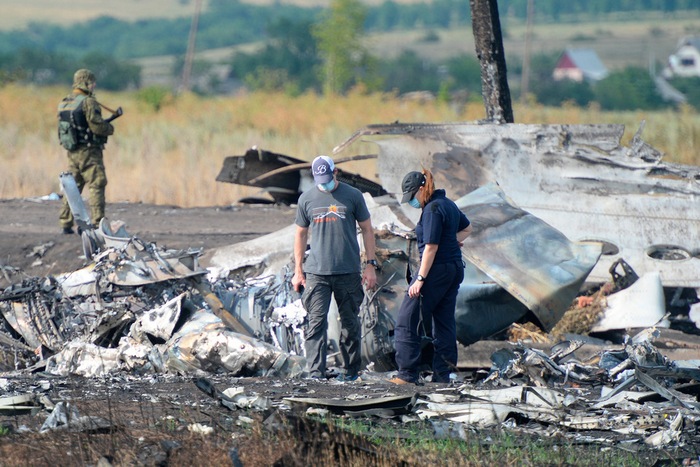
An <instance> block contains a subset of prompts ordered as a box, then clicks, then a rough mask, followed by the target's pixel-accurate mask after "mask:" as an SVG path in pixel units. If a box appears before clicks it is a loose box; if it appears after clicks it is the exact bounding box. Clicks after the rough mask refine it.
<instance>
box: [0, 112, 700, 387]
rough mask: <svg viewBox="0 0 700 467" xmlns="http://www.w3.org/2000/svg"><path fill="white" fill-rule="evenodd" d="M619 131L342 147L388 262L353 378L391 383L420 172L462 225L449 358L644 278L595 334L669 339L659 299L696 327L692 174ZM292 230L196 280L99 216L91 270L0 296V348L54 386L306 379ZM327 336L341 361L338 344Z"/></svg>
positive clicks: (298, 166) (282, 165) (272, 184)
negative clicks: (76, 380) (366, 173)
mask: <svg viewBox="0 0 700 467" xmlns="http://www.w3.org/2000/svg"><path fill="white" fill-rule="evenodd" d="M622 133H623V127H621V126H617V125H514V124H510V125H508V124H506V125H495V124H466V123H455V124H438V125H428V124H392V125H372V126H368V127H366V128H364V129H362V130H360V131H358V132H357V133H356V134H355V135H353V136H352V137H351V138H350V139H348V140H347V141H346V142H344V143H343V144H341V145H340V146H339V147H337V148H336V150H335V152H340V151H342V150H343V149H344V148H346V147H347V146H348V145H350V144H352V143H353V142H354V141H356V140H357V139H358V138H360V137H371V138H372V139H373V141H374V142H376V144H377V146H378V147H379V153H378V154H377V155H371V156H355V157H354V158H353V157H350V158H347V159H346V160H353V159H358V158H369V157H376V166H377V171H378V174H377V177H378V179H379V180H380V182H381V183H380V184H378V183H376V182H373V181H371V180H369V179H367V178H365V177H363V176H362V175H357V174H352V173H349V172H344V171H341V177H340V178H341V179H342V180H344V181H346V182H347V183H351V184H353V185H355V186H359V187H360V188H361V189H362V188H363V191H365V193H366V198H367V200H368V205H369V207H370V210H371V212H372V220H373V224H374V228H375V230H376V234H377V246H378V257H379V259H380V263H381V265H382V269H381V271H380V273H379V276H378V284H380V287H378V289H377V290H375V291H368V293H367V296H366V300H365V302H364V304H363V306H362V310H361V318H362V323H363V358H364V362H365V364H367V365H370V367H371V368H372V369H374V370H376V371H390V370H392V369H394V361H393V341H392V339H393V325H394V318H395V316H396V313H397V311H398V306H399V304H400V302H401V298H402V296H403V294H404V293H405V289H406V279H405V278H406V271H407V268H408V267H409V266H411V265H413V266H414V267H415V262H416V261H417V256H416V250H417V248H416V244H415V239H414V236H413V231H412V230H413V225H414V222H415V221H416V217H415V216H416V215H417V214H418V211H417V210H411V209H407V208H406V207H405V206H401V205H399V204H398V202H397V200H396V198H395V196H392V195H391V193H397V192H399V191H400V190H399V184H400V180H401V178H402V176H403V174H404V172H405V171H407V170H409V169H412V168H420V167H421V166H423V167H426V168H429V169H430V170H432V171H433V173H434V174H435V177H436V184H437V185H438V186H440V187H445V188H446V189H447V192H448V194H449V195H450V196H451V197H452V198H453V199H455V200H456V202H457V204H458V206H460V208H461V209H462V210H463V211H464V212H465V213H466V214H467V216H468V217H469V218H470V220H471V221H472V223H473V226H474V234H473V235H472V236H471V237H470V238H468V239H467V241H466V242H465V245H464V248H463V255H464V258H465V260H466V261H465V262H466V265H467V273H466V275H465V282H464V284H463V286H462V287H461V288H460V293H459V297H458V310H457V326H458V329H457V334H458V340H459V341H460V343H461V344H463V345H470V344H472V343H474V342H477V341H479V340H480V339H483V338H486V337H488V336H491V335H493V334H495V333H498V332H500V331H503V330H504V329H506V328H508V327H509V326H510V325H511V324H513V323H515V322H517V321H528V320H529V321H532V322H534V323H536V324H537V325H538V326H539V327H540V328H541V329H542V330H544V331H547V332H549V331H552V329H553V328H554V327H555V326H556V325H557V323H558V322H559V321H560V320H561V319H562V317H563V316H564V314H565V312H566V311H567V309H569V308H570V306H571V304H572V302H573V300H574V298H576V296H577V295H579V294H580V293H581V291H582V290H583V289H584V287H586V286H588V285H589V284H591V283H598V284H599V283H603V282H606V281H609V279H610V276H611V275H612V277H613V279H614V280H615V285H616V289H617V290H615V291H616V292H617V291H618V290H620V289H626V288H628V286H630V285H632V283H633V282H634V281H635V280H637V279H638V278H639V276H641V278H640V279H639V281H638V284H637V285H638V288H637V289H636V290H635V291H634V292H632V293H630V292H629V290H627V291H626V290H621V291H619V292H618V293H617V294H614V295H612V296H610V297H609V298H610V300H609V303H610V305H609V306H608V308H610V310H609V311H610V313H609V314H608V315H606V316H604V317H602V318H601V319H600V320H599V321H598V324H597V326H598V330H601V331H605V330H609V329H620V328H627V327H644V326H652V325H660V326H666V327H667V326H668V325H669V324H668V320H667V319H664V315H665V311H666V310H665V301H666V300H665V298H664V289H666V290H668V289H671V290H673V291H674V292H675V293H673V294H671V295H672V297H673V299H674V300H675V303H676V305H677V304H678V303H683V304H685V306H686V307H687V308H689V309H690V310H691V311H690V314H693V313H695V314H698V313H699V312H700V310H697V305H696V304H695V302H697V289H698V287H700V258H699V257H698V252H699V251H700V244H699V243H698V242H699V240H698V238H699V237H698V236H696V235H692V234H691V233H692V232H697V231H698V230H699V229H698V227H699V226H700V207H699V205H698V199H699V198H700V169H698V168H696V167H690V166H681V165H676V164H667V163H663V162H662V161H661V157H660V155H659V153H658V152H657V151H656V150H654V149H653V148H651V147H649V146H648V145H646V144H645V143H644V142H642V141H641V138H640V135H639V134H637V135H636V136H635V138H634V139H633V140H632V144H631V146H630V147H623V146H621V144H620V138H621V136H622ZM336 160H337V161H338V163H339V164H340V163H342V161H343V159H340V158H338V157H337V158H336ZM308 172H309V171H308V162H304V161H302V160H300V159H294V158H291V157H288V156H283V155H279V154H274V153H270V152H268V151H264V150H261V149H257V148H253V149H251V150H249V151H247V153H246V154H245V155H244V156H239V157H229V158H227V159H226V160H225V161H224V167H223V169H222V171H221V173H220V174H219V176H218V177H217V180H219V181H230V182H234V183H240V184H246V185H252V186H259V187H261V188H263V189H264V190H265V191H267V192H268V193H271V194H274V196H273V197H274V198H275V200H276V201H277V202H286V203H293V202H294V201H295V200H296V197H297V196H298V194H299V193H300V192H301V191H303V190H304V189H305V188H306V187H309V186H312V182H311V177H310V174H309V173H308ZM62 177H63V176H62ZM69 181H70V180H68V182H69ZM62 183H64V180H63V179H62ZM65 184H66V185H67V186H70V183H65ZM67 194H70V193H69V192H68V191H67ZM73 197H74V195H73ZM69 201H70V198H69ZM72 201H73V203H71V208H72V209H73V211H74V213H77V214H78V215H77V216H76V217H77V218H81V217H84V216H87V214H86V210H85V209H84V206H83V207H82V208H81V206H80V204H81V203H80V201H82V200H78V199H73V200H72ZM88 224H89V222H87V221H86V225H88ZM293 228H294V226H290V227H289V228H287V229H283V230H281V231H278V232H274V233H272V234H269V235H267V236H264V237H261V238H259V239H255V240H252V241H249V242H243V243H239V244H235V245H231V246H229V247H225V248H220V249H218V250H216V251H214V252H213V253H212V254H211V257H210V267H209V268H208V269H203V268H202V267H201V266H200V265H199V261H198V258H199V255H200V254H201V251H189V250H188V251H172V250H163V249H160V248H159V247H157V246H156V245H155V244H150V243H145V242H143V241H141V240H139V239H138V238H135V237H132V236H130V235H129V234H128V232H127V231H126V229H125V228H124V227H123V226H119V225H118V223H116V224H115V223H110V222H109V221H108V220H106V219H103V221H102V222H101V223H100V226H99V227H98V228H97V229H84V231H83V235H82V237H83V246H84V251H85V254H86V257H87V258H91V259H92V264H90V265H89V266H88V267H87V268H85V269H83V270H80V271H74V272H70V273H67V274H65V275H63V276H61V277H55V278H54V277H51V278H42V279H39V278H34V279H30V280H25V281H24V282H23V283H21V284H17V285H15V286H12V287H10V288H9V289H7V290H5V291H4V293H3V294H2V295H0V313H1V315H0V316H1V317H2V318H3V319H2V320H0V345H2V346H4V347H5V348H7V347H8V346H9V348H11V349H12V352H15V353H17V352H18V351H23V352H25V353H26V354H25V355H26V359H25V360H22V359H21V358H17V359H15V367H16V368H22V367H33V368H37V367H42V368H43V367H45V368H46V369H47V370H51V371H53V372H56V373H58V374H67V373H79V374H85V375H94V374H100V373H101V372H105V371H111V370H114V369H128V370H133V371H138V372H141V371H175V372H184V373H187V372H191V371H194V372H198V371H205V372H210V371H232V372H237V373H240V374H271V373H275V372H277V373H281V374H285V375H301V374H303V340H304V321H305V311H304V310H303V308H302V307H301V305H300V301H299V300H298V295H297V294H296V293H295V292H294V291H292V290H291V288H290V283H289V279H290V277H291V271H292V269H293V268H292V264H291V260H292V254H291V253H292V242H293V238H294V235H293ZM618 267H622V268H623V272H624V273H625V274H624V275H622V274H620V273H619V272H618V270H617V268H618ZM637 273H639V276H638V275H637ZM642 286H643V287H642ZM623 292H624V293H623ZM625 293H626V294H627V295H626V296H625ZM616 297H619V299H618V300H617V303H616V300H615V298H616ZM636 297H642V298H641V300H638V302H641V303H644V311H645V312H644V313H641V312H640V311H639V310H638V311H637V313H636V314H635V315H634V316H633V319H632V320H631V321H630V316H629V313H626V312H625V308H626V307H628V306H630V303H633V300H634V299H635V298H636ZM635 306H637V305H636V304H635ZM335 312H336V311H335V310H333V309H332V310H331V316H333V313H335ZM615 312H617V313H618V314H620V313H621V315H622V317H619V316H618V317H615V316H613V315H614V314H615ZM330 323H331V325H330V329H329V341H330V342H329V343H330V346H331V348H335V347H337V344H336V342H337V336H338V335H339V329H337V327H334V325H335V320H333V319H331V320H330ZM428 331H429V329H426V332H428ZM233 349H237V350H236V351H234V350H233ZM241 349H246V350H245V351H241ZM20 353H21V352H20ZM234 354H235V355H234ZM17 355H19V354H17ZM28 362H31V363H33V366H32V365H29V364H27V363H28ZM89 362H91V363H89ZM331 366H332V365H331Z"/></svg>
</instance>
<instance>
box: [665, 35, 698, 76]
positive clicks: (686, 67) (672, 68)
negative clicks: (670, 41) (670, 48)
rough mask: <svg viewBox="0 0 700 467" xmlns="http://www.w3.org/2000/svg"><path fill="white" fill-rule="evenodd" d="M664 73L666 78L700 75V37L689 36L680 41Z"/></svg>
mask: <svg viewBox="0 0 700 467" xmlns="http://www.w3.org/2000/svg"><path fill="white" fill-rule="evenodd" d="M663 75H664V77H666V78H671V77H674V76H678V77H681V78H690V77H694V76H700V37H692V36H688V37H684V38H682V39H681V40H680V41H679V42H678V46H677V47H676V51H675V52H674V53H673V54H672V55H671V56H670V57H668V64H667V67H666V69H665V70H664V72H663Z"/></svg>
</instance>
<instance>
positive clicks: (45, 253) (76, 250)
mask: <svg viewBox="0 0 700 467" xmlns="http://www.w3.org/2000/svg"><path fill="white" fill-rule="evenodd" d="M60 203H61V202H60V201H45V200H38V199H36V200H30V199H13V200H0V216H1V217H0V219H2V220H3V221H2V223H0V267H2V268H3V273H2V274H0V288H5V287H7V286H8V285H11V284H12V283H15V282H19V281H20V280H21V278H22V276H39V277H42V276H46V275H51V274H60V273H63V272H69V271H74V270H76V269H79V268H81V267H83V266H84V265H85V264H86V262H85V258H84V257H83V249H82V243H81V239H80V237H79V236H78V235H64V234H62V233H61V229H60V228H59V225H58V212H59V210H60V207H61V204H60ZM294 213H295V210H294V208H290V207H286V206H274V205H271V206H260V205H256V206H224V207H206V208H187V209H183V208H178V207H175V206H157V205H147V204H128V203H117V204H108V205H107V218H108V219H109V220H113V221H114V220H120V221H123V222H125V223H126V226H127V231H128V232H129V233H130V234H131V235H135V236H137V237H139V238H141V239H142V240H144V241H147V242H155V243H156V244H157V245H158V246H160V247H164V248H173V249H187V248H201V249H202V251H203V256H202V263H201V264H202V266H203V267H207V266H208V265H207V264H206V253H207V252H208V251H210V250H213V249H216V248H218V247H222V246H225V245H231V244H233V243H238V242H241V241H245V240H250V239H253V238H256V237H259V236H260V235H264V234H267V233H270V232H274V231H276V230H279V229H281V228H283V227H286V226H288V225H290V224H292V223H293V222H294ZM13 271H14V274H13Z"/></svg>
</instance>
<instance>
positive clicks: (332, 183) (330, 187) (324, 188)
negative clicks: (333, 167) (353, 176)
mask: <svg viewBox="0 0 700 467" xmlns="http://www.w3.org/2000/svg"><path fill="white" fill-rule="evenodd" d="M316 186H317V187H318V189H319V190H321V191H325V192H326V193H328V192H330V191H333V188H335V180H331V181H330V182H328V183H319V184H318V185H316Z"/></svg>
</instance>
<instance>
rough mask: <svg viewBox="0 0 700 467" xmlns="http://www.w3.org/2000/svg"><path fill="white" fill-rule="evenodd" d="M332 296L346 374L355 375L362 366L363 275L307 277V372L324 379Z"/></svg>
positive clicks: (304, 298) (305, 297)
mask: <svg viewBox="0 0 700 467" xmlns="http://www.w3.org/2000/svg"><path fill="white" fill-rule="evenodd" d="M331 294H332V295H333V296H334V297H335V302H336V304H337V305H338V314H339V315H340V324H341V331H340V341H339V342H338V345H339V347H340V354H341V355H342V357H343V362H344V364H345V371H346V373H347V374H348V375H355V374H357V373H358V372H359V371H360V366H361V365H362V356H361V347H360V340H361V332H362V330H361V328H360V317H359V313H360V305H361V304H362V299H363V298H364V291H363V290H362V278H361V276H360V274H359V273H358V274H337V275H332V276H317V275H315V274H306V287H305V288H304V293H303V295H302V299H301V300H302V303H303V305H304V309H305V310H306V313H307V314H308V328H307V331H306V342H305V343H304V347H305V350H306V361H307V370H308V372H309V375H310V376H325V374H326V355H327V340H328V336H327V333H328V310H329V308H330V305H331Z"/></svg>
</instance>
